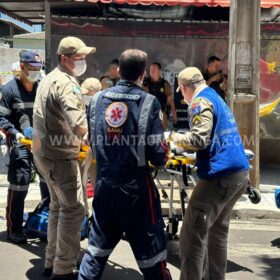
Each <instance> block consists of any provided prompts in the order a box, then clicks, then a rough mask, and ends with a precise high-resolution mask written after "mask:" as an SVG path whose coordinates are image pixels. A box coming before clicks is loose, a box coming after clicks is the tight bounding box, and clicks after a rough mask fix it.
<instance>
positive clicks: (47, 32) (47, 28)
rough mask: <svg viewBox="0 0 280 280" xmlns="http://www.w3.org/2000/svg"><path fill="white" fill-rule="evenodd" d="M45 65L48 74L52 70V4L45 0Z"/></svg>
mask: <svg viewBox="0 0 280 280" xmlns="http://www.w3.org/2000/svg"><path fill="white" fill-rule="evenodd" d="M45 66H46V74H48V73H49V72H50V71H51V5H50V1H49V0H45Z"/></svg>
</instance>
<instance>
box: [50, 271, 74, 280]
mask: <svg viewBox="0 0 280 280" xmlns="http://www.w3.org/2000/svg"><path fill="white" fill-rule="evenodd" d="M78 276H79V271H78V270H76V271H74V272H72V273H68V274H54V273H53V274H52V277H51V278H50V279H51V280H66V279H67V280H78Z"/></svg>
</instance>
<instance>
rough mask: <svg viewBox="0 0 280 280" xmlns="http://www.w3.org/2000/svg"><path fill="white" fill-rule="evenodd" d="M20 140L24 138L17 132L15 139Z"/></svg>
mask: <svg viewBox="0 0 280 280" xmlns="http://www.w3.org/2000/svg"><path fill="white" fill-rule="evenodd" d="M22 138H25V137H24V135H23V134H22V133H20V132H18V133H17V134H16V139H17V141H19V140H20V139H22Z"/></svg>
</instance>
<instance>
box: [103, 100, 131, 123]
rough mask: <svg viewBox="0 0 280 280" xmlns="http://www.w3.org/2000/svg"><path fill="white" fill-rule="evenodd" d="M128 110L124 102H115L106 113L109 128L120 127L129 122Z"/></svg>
mask: <svg viewBox="0 0 280 280" xmlns="http://www.w3.org/2000/svg"><path fill="white" fill-rule="evenodd" d="M127 115H128V108H127V105H126V104H125V103H123V102H113V103H112V104H110V105H109V106H108V107H107V109H106V112H105V119H106V122H107V124H108V125H109V126H111V127H115V128H116V127H120V126H122V125H123V124H124V123H125V121H126V120H127Z"/></svg>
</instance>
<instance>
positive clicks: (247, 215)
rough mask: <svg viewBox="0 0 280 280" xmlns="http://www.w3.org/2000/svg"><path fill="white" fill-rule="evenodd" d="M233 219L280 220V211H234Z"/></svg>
mask: <svg viewBox="0 0 280 280" xmlns="http://www.w3.org/2000/svg"><path fill="white" fill-rule="evenodd" d="M232 219H241V220H250V219H268V220H279V219H280V210H267V209H246V208H244V209H242V208H241V209H233V212H232Z"/></svg>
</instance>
